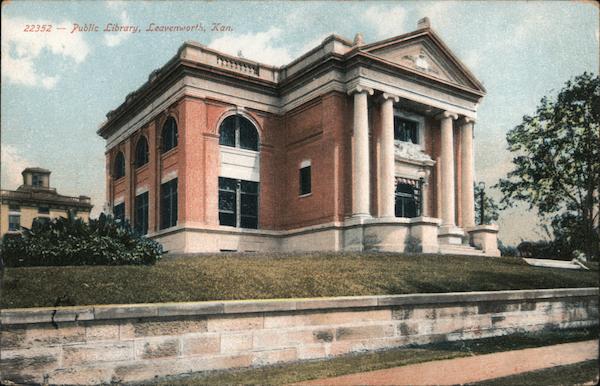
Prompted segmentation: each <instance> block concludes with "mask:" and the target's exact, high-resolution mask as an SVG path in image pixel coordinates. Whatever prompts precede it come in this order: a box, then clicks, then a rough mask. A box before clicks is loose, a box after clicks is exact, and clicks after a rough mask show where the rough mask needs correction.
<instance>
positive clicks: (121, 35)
mask: <svg viewBox="0 0 600 386" xmlns="http://www.w3.org/2000/svg"><path fill="white" fill-rule="evenodd" d="M126 5H127V4H126V2H125V1H107V2H106V7H107V8H108V9H110V10H113V11H116V12H118V13H119V23H120V24H121V25H131V20H130V19H129V15H128V14H127V10H126V9H125V7H126ZM129 36H131V33H129V32H107V33H105V34H104V44H105V45H107V46H108V47H116V46H118V45H119V44H121V43H123V42H124V41H125V40H126V39H127V38H128V37H129Z"/></svg>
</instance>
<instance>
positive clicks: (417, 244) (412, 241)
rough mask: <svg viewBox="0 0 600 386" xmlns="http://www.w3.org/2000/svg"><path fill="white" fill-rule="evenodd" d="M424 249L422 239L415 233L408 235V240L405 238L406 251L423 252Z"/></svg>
mask: <svg viewBox="0 0 600 386" xmlns="http://www.w3.org/2000/svg"><path fill="white" fill-rule="evenodd" d="M422 251H423V246H422V245H421V240H419V239H418V238H416V237H415V236H413V235H408V236H407V237H406V240H404V252H407V253H421V252H422Z"/></svg>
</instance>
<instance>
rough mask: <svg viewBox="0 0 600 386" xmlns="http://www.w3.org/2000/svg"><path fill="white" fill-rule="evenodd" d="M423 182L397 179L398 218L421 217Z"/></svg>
mask: <svg viewBox="0 0 600 386" xmlns="http://www.w3.org/2000/svg"><path fill="white" fill-rule="evenodd" d="M421 185H422V182H421V181H417V180H408V179H404V178H401V179H397V181H396V217H408V218H411V217H418V216H420V215H421Z"/></svg>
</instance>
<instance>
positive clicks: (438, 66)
mask: <svg viewBox="0 0 600 386" xmlns="http://www.w3.org/2000/svg"><path fill="white" fill-rule="evenodd" d="M409 35H410V34H409ZM361 51H364V52H367V53H369V54H370V55H372V56H375V57H378V58H381V59H383V60H385V61H387V62H390V63H394V64H397V65H400V66H403V67H407V68H410V69H412V70H414V71H415V72H417V73H423V74H424V75H427V76H430V77H433V78H437V79H440V80H443V81H445V82H449V83H454V84H457V85H460V86H463V87H468V88H471V89H475V90H477V91H481V92H485V90H484V88H483V86H482V85H481V83H480V82H479V81H478V80H477V79H476V78H475V76H474V75H473V74H472V73H471V72H470V71H469V70H468V69H467V68H466V66H465V65H464V64H462V63H461V62H460V61H459V60H458V58H457V57H456V56H455V55H454V54H453V53H452V52H450V50H449V49H448V47H447V46H446V45H445V44H444V43H443V42H441V40H440V39H439V38H438V37H437V36H436V35H435V34H434V33H433V32H432V31H431V30H425V31H423V32H421V33H419V34H413V35H412V36H407V35H402V36H398V37H396V38H392V39H388V40H385V41H382V42H378V43H374V44H370V45H368V46H365V47H364V48H363V49H362V50H361Z"/></svg>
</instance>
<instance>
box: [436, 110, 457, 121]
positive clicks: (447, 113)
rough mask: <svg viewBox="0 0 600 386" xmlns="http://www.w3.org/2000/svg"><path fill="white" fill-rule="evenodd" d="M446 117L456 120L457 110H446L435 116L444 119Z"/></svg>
mask: <svg viewBox="0 0 600 386" xmlns="http://www.w3.org/2000/svg"><path fill="white" fill-rule="evenodd" d="M444 118H452V120H456V119H458V114H457V113H455V112H452V111H444V112H442V113H439V114H438V115H436V116H435V117H434V119H437V120H442V119H444Z"/></svg>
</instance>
